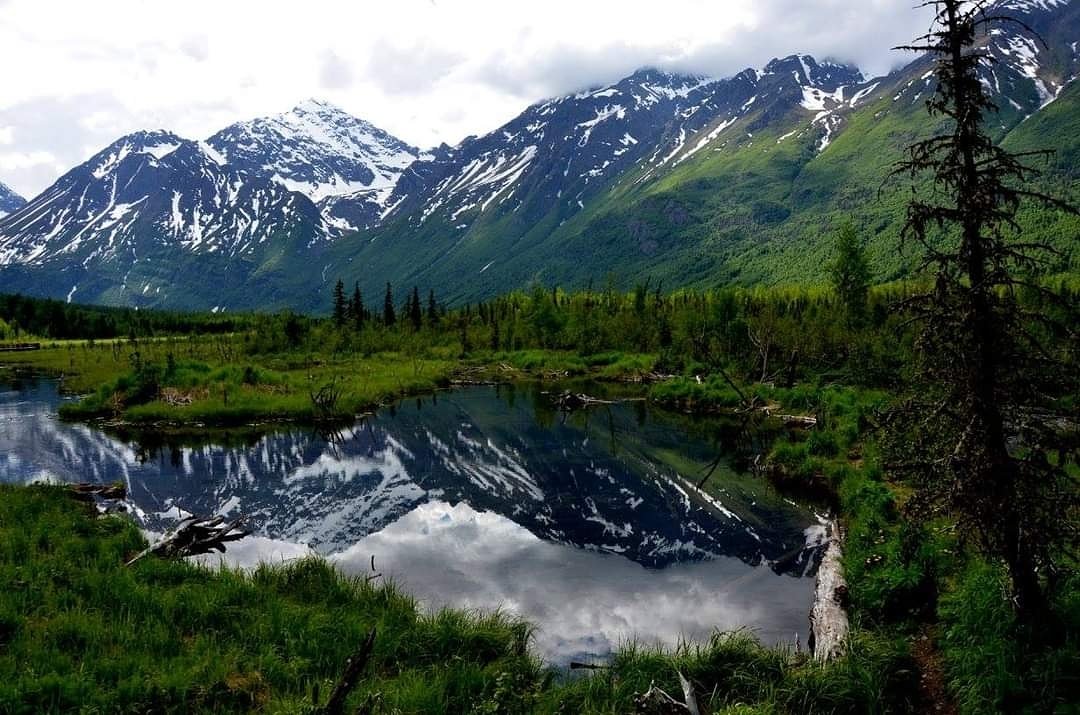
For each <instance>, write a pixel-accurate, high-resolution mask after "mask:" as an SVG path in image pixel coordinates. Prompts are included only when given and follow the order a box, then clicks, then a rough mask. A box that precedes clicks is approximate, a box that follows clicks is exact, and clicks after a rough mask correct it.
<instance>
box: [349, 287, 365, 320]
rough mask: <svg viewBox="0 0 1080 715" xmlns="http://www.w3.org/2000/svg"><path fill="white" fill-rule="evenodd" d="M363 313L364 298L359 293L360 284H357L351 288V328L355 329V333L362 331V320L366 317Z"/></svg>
mask: <svg viewBox="0 0 1080 715" xmlns="http://www.w3.org/2000/svg"><path fill="white" fill-rule="evenodd" d="M365 313H366V309H365V308H364V296H363V294H362V293H361V292H360V283H357V284H356V285H355V286H354V287H353V297H352V319H353V326H354V327H355V328H356V329H357V331H359V330H362V329H363V327H364V319H365V318H366V317H367V316H366V315H365Z"/></svg>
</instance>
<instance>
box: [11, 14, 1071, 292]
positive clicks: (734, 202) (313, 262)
mask: <svg viewBox="0 0 1080 715" xmlns="http://www.w3.org/2000/svg"><path fill="white" fill-rule="evenodd" d="M996 10H1001V11H1003V13H1002V14H1011V15H1014V16H1017V17H1018V18H1019V19H1021V20H1022V21H1023V22H1024V23H1026V24H1027V25H1028V26H1030V27H1031V30H1030V31H1029V30H1028V29H1026V28H1024V27H1023V26H1021V25H1019V24H1015V23H1014V24H1009V25H1002V26H999V27H995V28H993V29H992V31H991V32H990V33H989V34H987V35H986V36H984V37H983V38H981V39H980V43H981V46H982V47H983V48H984V49H985V51H986V52H987V54H988V55H989V57H988V59H987V60H986V62H985V63H984V65H983V67H982V69H981V72H982V80H983V83H984V85H985V86H986V87H987V88H988V90H989V91H990V94H991V96H992V98H993V100H994V101H995V102H996V104H997V105H998V107H999V108H1000V111H999V112H998V113H997V114H996V115H992V116H990V117H988V122H989V126H990V129H991V130H992V131H993V132H994V134H995V136H996V137H997V138H998V139H1000V140H1002V141H1008V140H1009V136H1010V134H1015V133H1016V132H1020V133H1021V134H1022V133H1023V132H1022V130H1023V128H1024V126H1025V125H1026V126H1031V125H1032V122H1027V121H1026V120H1027V119H1028V118H1029V117H1032V116H1033V115H1036V114H1039V113H1042V112H1044V110H1046V109H1047V108H1055V107H1057V108H1060V107H1061V106H1064V105H1067V106H1068V107H1072V106H1073V104H1074V103H1076V102H1077V101H1078V100H1077V99H1076V97H1074V96H1073V94H1075V93H1076V85H1075V83H1074V82H1073V80H1074V79H1075V77H1076V76H1077V73H1078V65H1080V51H1078V46H1080V0H1072V2H1070V1H1069V0H1002V2H1001V3H1000V4H999V5H998V6H997V8H996ZM996 10H995V11H996ZM1040 37H1041V38H1042V40H1045V43H1044V42H1043V41H1042V40H1040V39H1039V38H1040ZM932 70H933V66H932V62H931V60H930V59H929V58H927V57H922V58H917V59H916V60H915V61H913V62H911V63H910V64H908V65H907V66H905V67H903V68H901V69H899V70H897V71H895V72H893V73H891V74H889V75H888V76H885V77H877V78H872V79H867V78H865V77H864V76H863V75H862V74H861V72H860V71H859V70H858V69H856V68H854V67H850V66H847V65H844V64H839V63H835V62H829V61H818V60H815V59H814V58H813V57H810V56H807V55H791V56H788V57H784V58H780V59H776V60H773V61H772V62H770V63H768V64H767V65H766V66H765V67H763V68H760V69H746V70H744V71H742V72H740V73H738V74H736V75H734V76H732V77H729V78H723V79H715V78H706V77H698V76H691V75H680V74H672V73H669V72H663V71H659V70H655V69H646V70H641V71H638V72H636V73H634V74H632V75H630V76H629V77H626V78H625V79H623V80H621V81H619V82H615V83H613V84H610V85H606V86H602V87H598V88H594V89H590V90H587V91H582V92H578V93H574V94H570V95H567V96H563V97H557V98H553V99H550V100H547V101H543V102H539V103H537V104H534V105H533V106H531V107H528V108H527V109H526V110H525V111H524V112H523V113H522V114H521V115H520V116H518V117H517V118H515V119H513V120H512V121H510V122H508V123H507V124H506V125H504V126H502V127H500V128H499V129H497V130H495V131H494V132H491V133H489V134H486V135H483V136H479V137H469V138H467V139H465V140H464V141H463V142H461V143H460V144H458V145H457V146H454V147H450V146H447V145H443V146H440V147H437V148H435V149H432V150H430V151H427V152H423V153H421V152H419V151H418V150H417V149H415V148H414V147H411V146H409V145H407V144H405V143H404V142H401V141H399V140H397V139H395V138H394V137H392V136H390V135H388V134H386V133H385V132H383V131H381V130H378V129H376V128H375V127H373V126H371V125H370V124H368V123H366V122H364V121H362V120H359V119H356V118H354V117H350V116H349V115H347V114H345V113H344V112H342V111H341V110H339V109H336V108H334V107H333V106H331V105H327V104H325V103H320V102H314V101H308V102H304V103H302V104H300V105H298V106H297V107H295V108H294V109H293V110H291V111H289V112H287V113H285V114H283V115H280V116H277V117H272V118H267V119H258V120H254V121H250V122H243V123H240V124H235V125H233V126H230V127H228V128H227V129H224V130H222V131H221V132H218V133H217V134H215V135H214V136H212V137H210V139H209V140H207V142H205V143H198V142H185V141H184V140H182V139H179V138H178V137H173V136H172V135H168V136H148V137H144V138H137V139H133V138H125V139H124V140H121V141H120V142H118V143H117V145H114V146H113V147H110V149H107V150H106V151H105V152H103V153H102V155H99V156H98V157H95V158H94V159H92V160H91V161H90V162H88V164H86V165H84V166H83V167H79V168H76V169H75V170H73V171H72V172H71V173H70V174H69V175H68V176H66V177H64V178H63V179H61V180H60V181H59V182H57V184H56V185H55V186H53V187H51V188H50V189H49V190H47V191H46V192H45V194H43V195H42V196H40V197H38V198H37V199H35V200H34V201H33V202H31V204H30V205H29V206H26V207H24V208H22V209H21V210H19V211H17V212H16V213H14V214H13V215H11V216H8V217H7V218H5V219H2V220H0V275H2V277H3V279H4V280H5V282H6V285H8V286H10V287H11V288H10V289H15V290H25V291H28V292H33V293H37V294H42V293H44V294H48V295H53V296H60V297H63V296H65V295H70V291H71V289H72V288H74V287H75V286H76V285H78V286H79V288H78V291H77V292H76V294H75V295H76V296H77V297H78V299H81V300H105V301H108V302H136V303H139V304H161V303H169V304H173V305H184V306H186V307H203V308H211V307H221V306H227V307H229V308H239V307H265V306H266V305H268V304H269V305H282V304H289V305H292V306H294V307H302V308H307V309H325V305H326V285H327V284H328V283H331V282H333V281H335V280H337V279H338V278H341V279H344V280H345V281H346V282H347V283H351V282H352V281H354V280H356V281H359V282H360V283H361V286H362V288H363V289H365V290H369V291H373V290H377V289H378V288H379V287H381V285H382V282H383V281H386V280H390V281H392V282H394V283H402V282H404V283H407V284H409V285H419V286H422V287H425V288H432V289H434V290H436V291H437V292H438V293H439V294H440V295H442V296H443V297H444V299H445V300H449V301H454V300H458V301H464V300H475V299H480V298H484V297H487V296H490V295H492V294H495V293H498V292H501V291H505V290H507V289H510V288H515V287H520V286H522V285H526V284H528V283H530V282H532V281H542V282H545V283H549V284H550V283H559V284H562V285H583V284H586V283H587V282H588V281H589V280H595V279H597V278H599V277H602V276H605V275H607V274H609V273H611V272H617V273H618V274H619V275H621V276H622V277H623V279H624V280H626V281H636V280H641V281H644V280H647V279H649V278H652V279H655V280H659V279H663V280H664V281H665V284H666V285H681V284H698V285H705V284H713V283H715V282H716V281H741V282H754V281H757V280H774V279H775V280H781V279H782V280H785V281H789V282H796V281H800V280H815V279H817V278H819V277H820V269H821V262H822V261H823V260H824V258H823V255H824V252H823V245H824V244H823V241H824V240H825V237H826V236H827V235H828V234H829V231H830V230H831V228H830V227H831V226H832V224H833V223H834V222H835V221H836V220H839V218H838V217H840V216H845V217H850V216H851V215H852V213H853V212H856V211H858V212H862V213H865V214H866V215H865V217H864V221H865V224H866V226H868V227H870V226H872V227H873V232H874V236H875V237H878V236H885V238H884V239H878V238H875V242H874V246H876V245H878V244H880V245H884V244H885V243H886V242H887V241H890V240H895V235H896V227H897V226H898V225H899V224H900V223H902V220H903V218H902V216H901V215H900V214H899V213H897V210H896V209H897V207H898V206H899V203H894V204H888V203H885V202H881V201H879V200H877V198H876V194H875V187H877V186H879V185H880V184H881V181H882V179H883V178H884V177H885V176H886V175H887V174H888V171H889V167H890V166H891V165H892V163H893V162H895V161H896V160H898V159H899V158H900V157H901V153H902V151H903V147H904V146H906V145H907V144H908V143H910V141H911V140H912V139H913V138H914V137H917V136H920V135H925V134H926V133H927V132H928V131H933V130H934V121H933V120H931V121H928V119H927V116H926V111H925V101H926V99H927V98H928V97H929V96H931V94H932V93H933V91H934V86H933V83H934V78H933V72H932ZM1052 114H1054V116H1055V119H1053V120H1052V122H1053V123H1054V124H1053V126H1057V127H1062V128H1061V132H1060V133H1061V138H1058V139H1055V142H1056V143H1055V146H1056V148H1058V149H1059V150H1066V151H1065V152H1063V153H1064V154H1065V155H1068V156H1071V155H1072V153H1071V152H1073V148H1074V147H1073V143H1074V142H1075V141H1076V140H1075V139H1074V137H1075V132H1074V131H1069V130H1068V128H1067V127H1066V126H1065V125H1066V124H1067V120H1066V119H1065V117H1066V116H1067V115H1068V112H1065V114H1064V115H1061V112H1052ZM1059 115H1060V116H1059ZM1043 116H1045V114H1043ZM1041 131H1042V132H1043V133H1044V134H1046V135H1054V136H1055V137H1056V135H1057V130H1054V129H1053V128H1052V127H1051V129H1049V130H1048V129H1046V128H1043V129H1042V130H1041ZM1017 141H1020V140H1017ZM1023 141H1024V142H1028V143H1027V144H1026V145H1025V146H1034V147H1038V146H1040V145H1038V144H1032V143H1031V138H1030V137H1029V138H1028V139H1024V140H1023ZM125 142H126V143H127V144H131V146H130V147H127V148H126V149H125V148H124V147H125ZM172 144H176V145H177V148H176V149H175V150H171V151H165V150H164V149H162V148H160V147H162V146H170V147H171V145H172ZM136 145H139V146H136ZM142 145H145V146H142ZM140 146H141V147H142V148H140ZM155 147H158V148H155ZM158 154H160V156H158ZM114 155H115V158H113V159H110V157H113V156H114ZM110 161H111V162H113V163H115V164H116V165H117V173H115V175H114V174H113V173H110V172H111V169H109V170H106V165H109V166H110V167H111V164H109V162H110ZM1059 173H1060V172H1059ZM110 177H114V178H110ZM1059 179H1060V180H1065V181H1068V180H1070V179H1068V177H1065V178H1064V179H1061V178H1060V177H1059ZM114 183H115V187H114V186H113V184H114ZM114 193H115V196H114ZM174 200H175V201H176V206H175V212H174V206H173V202H174ZM196 208H197V211H196ZM874 246H871V248H872V249H873V248H874ZM895 255H896V254H895V252H894V251H892V250H886V249H884V248H883V249H882V251H881V255H880V256H879V257H878V259H879V260H878V262H879V263H880V264H882V265H885V266H888V268H887V269H886V270H885V271H883V272H882V277H900V276H902V275H903V272H904V270H905V267H904V266H903V265H900V263H899V259H897V258H895ZM166 256H167V257H168V260H165V257H166ZM192 256H197V257H199V259H200V260H199V262H198V267H199V270H193V266H194V265H195V264H193V263H191V261H190V260H189V259H190V258H191V257H192ZM99 268H101V269H100V270H99ZM167 268H171V269H172V270H171V271H170V270H167ZM1061 270H1070V269H1069V267H1068V266H1063V267H1061ZM87 281H89V282H91V283H93V284H94V287H93V289H91V288H90V286H89V285H88V283H87ZM170 286H171V287H172V288H173V290H171V291H170V290H169V288H170ZM159 289H160V292H159ZM223 294H225V295H227V298H226V297H223ZM155 296H156V297H155ZM177 296H181V297H182V299H183V300H182V302H181V301H178V300H177Z"/></svg>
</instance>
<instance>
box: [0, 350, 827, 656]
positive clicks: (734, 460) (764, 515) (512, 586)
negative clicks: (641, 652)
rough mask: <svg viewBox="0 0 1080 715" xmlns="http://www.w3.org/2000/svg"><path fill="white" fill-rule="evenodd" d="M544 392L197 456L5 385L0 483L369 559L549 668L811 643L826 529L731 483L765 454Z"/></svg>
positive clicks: (651, 415)
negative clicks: (631, 656) (500, 621)
mask: <svg viewBox="0 0 1080 715" xmlns="http://www.w3.org/2000/svg"><path fill="white" fill-rule="evenodd" d="M544 389H548V388H543V387H540V386H535V387H534V386H526V387H520V386H519V387H516V388H515V387H500V388H495V387H475V388H468V389H462V390H457V391H453V392H443V393H438V394H436V395H433V396H431V395H429V396H425V397H422V398H411V399H408V400H405V401H403V402H402V403H400V404H398V405H397V406H395V407H394V408H391V409H386V410H383V411H380V412H379V413H378V414H377V415H375V416H373V417H371V418H368V419H366V420H364V421H362V422H359V423H357V424H355V425H352V426H350V427H349V428H347V429H344V430H341V431H338V432H334V433H325V432H323V433H320V432H318V431H313V430H312V429H309V428H299V427H293V428H285V429H282V430H279V431H275V432H272V433H270V434H264V435H259V434H254V433H246V434H245V433H243V432H239V433H237V432H233V433H219V434H215V435H214V436H213V437H211V438H210V439H211V440H212V442H213V443H205V442H203V443H199V442H193V441H192V440H191V439H190V438H188V439H180V438H171V437H169V436H166V435H162V434H141V435H117V434H106V433H105V432H103V431H101V430H99V429H96V428H94V427H89V426H86V425H79V424H66V423H62V422H59V421H58V420H57V418H56V410H57V406H58V405H59V404H60V403H61V402H62V401H63V399H65V398H63V397H62V396H61V395H60V394H59V393H58V389H57V383H56V382H55V381H54V380H50V379H37V378H22V379H15V378H13V377H12V376H11V375H5V373H4V372H3V371H0V482H7V483H27V482H32V481H45V480H50V481H63V482H73V481H89V482H113V481H122V482H124V483H125V484H126V485H127V487H128V494H129V497H128V501H129V508H130V510H131V511H132V513H133V514H134V515H135V517H136V518H137V520H138V521H139V523H140V525H141V526H142V527H143V528H145V529H148V530H151V531H162V530H164V529H166V528H168V527H169V525H170V524H172V523H174V522H175V520H176V519H177V518H178V517H179V516H180V515H183V514H188V513H195V514H199V515H212V514H224V515H239V514H244V515H245V516H247V518H248V520H249V522H248V523H249V526H250V527H252V528H253V530H254V532H255V535H254V536H252V537H249V538H247V539H245V540H243V541H241V542H238V543H237V544H236V545H235V546H232V547H230V549H229V552H228V553H227V554H226V559H227V561H228V562H229V563H231V564H237V565H244V566H247V565H253V564H255V563H258V562H259V561H263V560H273V561H279V560H282V559H290V558H295V557H298V556H303V555H305V554H309V553H313V552H314V553H318V554H322V555H324V556H326V557H327V558H329V559H330V560H332V561H333V562H334V563H336V564H337V565H338V566H339V567H340V568H341V569H343V570H345V571H347V572H351V573H369V569H370V561H371V556H372V555H374V556H375V563H376V566H377V568H378V569H379V570H380V571H381V572H382V573H383V574H384V575H385V576H386V577H389V578H392V579H394V580H395V581H397V582H398V583H400V584H401V585H402V586H403V587H404V588H405V589H406V590H408V591H410V592H411V593H413V594H415V595H416V596H417V597H419V598H420V599H421V600H422V601H423V602H424V604H425V605H427V606H428V607H432V608H434V607H438V606H442V605H452V606H463V607H469V608H484V609H491V608H497V607H498V608H503V609H505V610H507V611H511V612H514V613H517V614H520V615H522V616H524V617H525V618H527V619H529V620H530V621H532V622H533V623H534V624H536V626H537V627H538V632H537V635H536V646H537V649H538V651H539V652H540V653H541V654H542V655H544V656H545V657H546V658H548V659H549V660H552V661H554V662H566V661H567V660H569V659H582V658H589V657H602V656H603V655H605V654H607V653H608V652H610V650H611V649H612V648H614V647H616V646H617V645H618V644H619V643H621V642H624V641H626V640H629V639H631V638H633V639H637V640H639V641H641V642H646V643H655V642H663V643H667V644H673V643H676V642H678V641H679V640H681V639H695V640H696V639H705V638H707V637H708V636H709V634H710V633H712V632H713V631H714V630H715V629H718V628H719V629H723V630H731V629H735V628H749V629H752V630H753V631H754V632H755V633H756V634H757V635H758V637H759V638H761V640H763V641H765V642H767V643H775V642H790V641H792V640H793V639H794V637H795V633H796V632H799V633H800V636H801V639H802V640H803V642H805V640H806V627H807V611H808V609H809V605H810V601H811V595H812V591H813V578H812V577H813V574H814V572H815V569H816V565H817V560H818V558H819V556H820V553H819V552H820V547H819V540H820V538H821V535H822V528H821V519H820V518H819V517H818V516H817V515H815V513H814V511H813V510H812V509H811V508H810V507H808V506H806V505H800V504H797V503H795V502H794V501H791V500H789V499H784V498H781V497H780V496H779V495H777V494H776V493H775V491H774V490H772V489H771V488H770V487H769V486H768V485H766V484H764V483H763V482H761V481H760V480H758V479H756V478H754V477H753V476H751V475H749V474H747V473H745V471H742V470H740V469H739V468H738V465H739V464H740V463H741V462H742V461H743V460H744V459H745V458H747V457H748V456H749V455H751V454H753V452H754V450H756V449H760V440H761V439H764V438H763V437H760V435H759V436H756V437H755V436H749V435H748V434H747V432H746V431H745V430H743V429H740V426H739V425H737V424H735V423H732V422H728V421H723V420H689V419H687V418H684V417H681V416H676V415H670V414H667V413H663V412H658V411H654V410H651V409H649V408H648V407H646V405H645V403H644V402H640V401H638V402H625V403H619V404H613V405H610V406H600V407H594V408H591V409H590V410H588V411H583V412H577V413H573V414H570V415H564V414H562V413H559V412H557V411H556V410H555V409H554V408H553V407H552V402H551V399H550V396H549V395H546V394H543V393H542V390H544ZM590 389H593V390H599V389H601V388H598V387H592V388H590ZM718 455H719V457H720V459H719V462H718V464H717V465H716V468H715V471H714V472H713V474H712V476H711V477H710V479H709V482H708V487H707V488H706V490H704V491H703V490H700V489H698V488H697V487H696V486H695V485H696V484H697V482H698V481H699V480H700V479H701V477H702V476H703V475H704V474H705V473H706V471H708V469H709V468H710V465H712V464H713V463H714V461H716V460H717V457H718Z"/></svg>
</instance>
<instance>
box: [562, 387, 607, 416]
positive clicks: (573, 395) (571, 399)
mask: <svg viewBox="0 0 1080 715" xmlns="http://www.w3.org/2000/svg"><path fill="white" fill-rule="evenodd" d="M613 404H615V403H614V402H612V401H611V400H600V399H597V398H595V397H590V396H589V395H586V394H585V393H584V392H570V391H569V390H566V391H564V392H561V393H559V394H558V395H557V396H556V397H555V406H556V407H558V408H559V409H560V410H564V411H566V412H570V411H572V410H580V409H582V408H583V407H592V406H593V405H613Z"/></svg>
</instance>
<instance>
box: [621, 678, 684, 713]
mask: <svg viewBox="0 0 1080 715" xmlns="http://www.w3.org/2000/svg"><path fill="white" fill-rule="evenodd" d="M634 712H635V713H636V714H637V715H689V713H690V709H689V708H687V707H686V705H684V704H683V703H680V702H679V701H678V700H676V699H675V698H673V697H671V696H670V695H668V694H667V693H666V692H664V691H663V690H662V689H660V688H658V687H656V683H655V682H653V683H650V684H649V689H648V690H646V691H645V692H644V693H642V694H641V695H637V696H635V697H634Z"/></svg>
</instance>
